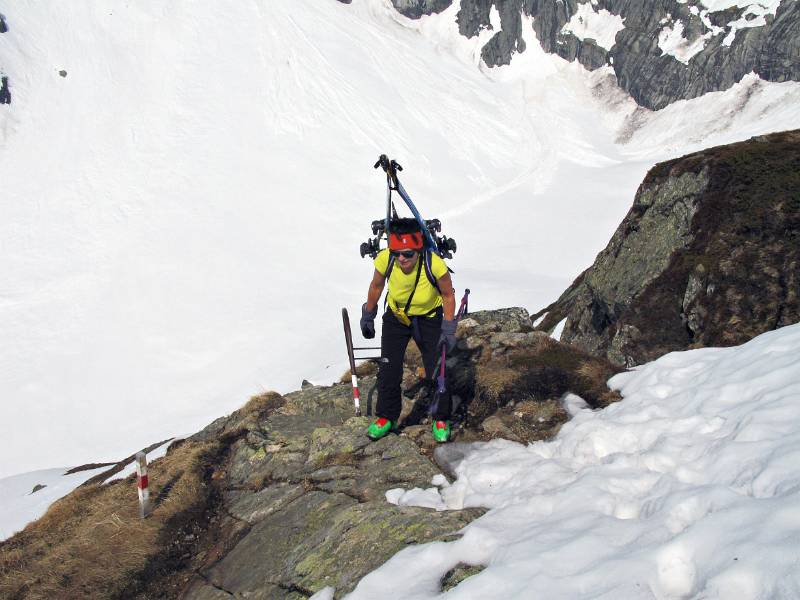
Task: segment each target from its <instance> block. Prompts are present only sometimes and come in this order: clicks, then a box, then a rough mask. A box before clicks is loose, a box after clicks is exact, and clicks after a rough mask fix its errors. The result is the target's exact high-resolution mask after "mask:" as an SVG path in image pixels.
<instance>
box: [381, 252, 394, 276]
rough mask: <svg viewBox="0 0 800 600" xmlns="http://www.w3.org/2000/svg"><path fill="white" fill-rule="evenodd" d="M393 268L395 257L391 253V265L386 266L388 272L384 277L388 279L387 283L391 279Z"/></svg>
mask: <svg viewBox="0 0 800 600" xmlns="http://www.w3.org/2000/svg"><path fill="white" fill-rule="evenodd" d="M393 268H394V256H392V254H391V253H390V254H389V263H388V264H387V265H386V272H385V273H384V274H383V276H384V277H386V279H387V281H388V279H389V276H390V275H391V274H392V269H393Z"/></svg>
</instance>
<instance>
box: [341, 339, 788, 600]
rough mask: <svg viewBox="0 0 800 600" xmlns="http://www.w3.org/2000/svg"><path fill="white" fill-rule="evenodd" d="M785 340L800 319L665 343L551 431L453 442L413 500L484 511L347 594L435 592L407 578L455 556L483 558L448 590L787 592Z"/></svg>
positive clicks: (634, 594)
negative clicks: (438, 477) (528, 438)
mask: <svg viewBox="0 0 800 600" xmlns="http://www.w3.org/2000/svg"><path fill="white" fill-rule="evenodd" d="M798 347H800V324H797V325H791V326H788V327H784V328H782V329H779V330H776V331H772V332H769V333H765V334H763V335H761V336H759V337H757V338H755V339H753V340H752V341H750V342H748V343H746V344H744V345H742V346H738V347H732V348H704V349H699V350H690V351H687V352H673V353H670V354H667V355H665V356H663V357H661V358H659V359H658V360H656V361H653V362H651V363H647V364H645V365H641V366H639V367H636V368H635V369H634V370H631V371H628V372H625V373H620V374H618V375H616V376H615V377H613V378H612V379H611V380H610V382H609V384H610V386H611V387H612V388H614V389H618V390H619V391H620V392H621V394H622V395H623V397H624V399H623V400H622V401H621V402H618V403H616V404H612V405H611V406H609V407H607V408H605V409H603V410H599V411H591V410H581V411H579V412H577V413H576V414H575V415H574V417H573V418H572V419H571V420H570V421H569V422H567V423H565V424H564V426H563V427H562V428H561V430H560V431H559V433H558V434H557V436H556V438H555V439H553V440H552V441H548V442H535V443H532V444H529V445H527V446H524V445H521V444H517V443H513V442H509V441H506V440H499V439H498V440H493V441H491V442H488V443H485V444H481V445H477V444H476V445H474V446H471V447H466V446H465V449H468V452H467V453H466V455H465V457H464V459H463V460H461V461H460V462H459V463H458V464H457V466H456V475H457V479H456V481H454V482H453V483H452V484H451V485H450V486H448V487H446V488H444V489H442V490H441V491H440V492H439V493H438V496H439V498H436V497H435V495H434V493H433V490H428V492H430V495H429V496H428V495H426V496H422V495H421V494H419V497H420V498H422V499H423V500H424V502H425V504H424V505H425V506H430V505H431V504H433V503H434V502H433V501H432V500H435V501H436V502H438V501H439V500H441V501H442V502H444V504H445V506H446V507H447V508H448V509H453V510H459V509H462V508H466V507H478V506H480V507H485V508H488V509H489V511H488V512H487V513H486V514H485V515H484V516H482V517H481V518H479V519H477V520H475V521H473V522H472V523H471V524H470V525H468V526H467V527H465V528H464V529H463V530H462V532H461V533H462V537H461V538H460V539H458V540H456V541H454V542H448V543H441V542H437V543H431V544H424V545H421V546H414V547H409V548H406V549H405V550H403V551H402V552H400V553H399V554H397V555H396V556H394V557H393V558H392V559H390V560H389V561H388V562H386V563H385V564H384V565H383V566H381V567H380V568H379V569H377V570H376V571H374V572H372V573H371V574H369V575H368V576H367V577H365V578H364V579H362V581H361V582H360V583H359V584H358V586H357V587H356V589H355V590H354V591H353V592H352V594H350V595H348V596H347V598H348V599H349V600H362V599H366V598H374V597H378V596H379V594H380V591H381V590H385V589H387V588H388V589H392V590H394V593H395V594H396V595H397V596H398V597H414V598H416V599H418V600H427V599H433V598H437V597H438V595H439V588H438V587H437V586H431V587H428V588H425V587H423V586H421V585H420V584H419V582H421V581H425V582H428V581H438V580H439V579H438V578H440V577H441V576H443V575H444V573H446V572H447V570H449V569H450V568H452V566H453V565H455V564H456V563H458V562H464V563H467V564H483V565H487V566H486V568H485V569H484V570H483V571H482V572H481V573H480V574H478V575H475V576H473V577H470V578H469V579H468V580H466V581H464V582H463V583H461V584H460V585H459V586H457V587H456V588H454V589H453V590H450V591H449V592H448V598H451V597H452V598H454V599H456V600H466V599H468V598H519V599H522V598H528V597H530V590H536V589H546V590H547V597H548V598H553V599H556V600H567V599H571V598H580V597H584V596H585V592H586V590H603V592H604V593H603V597H607V598H651V597H656V598H672V597H682V598H683V597H698V598H699V597H703V598H734V597H735V598H737V599H738V598H746V599H750V600H756V599H757V598H761V597H763V595H764V593H767V595H770V596H776V597H786V598H789V597H797V593H798V591H800V572H798V570H797V565H796V560H797V552H796V550H797V542H796V541H797V539H799V538H800V520H798V518H797V506H798V504H800V472H799V471H798V469H797V464H798V461H799V460H800V414H798V411H797V408H796V405H797V397H798V395H799V394H800V354H798V353H797V348H798ZM412 491H413V490H412ZM401 492H402V491H400V492H398V495H400V493H401ZM417 493H418V492H417ZM400 497H402V496H400ZM405 499H406V503H410V502H412V501H413V500H412V496H406V498H405Z"/></svg>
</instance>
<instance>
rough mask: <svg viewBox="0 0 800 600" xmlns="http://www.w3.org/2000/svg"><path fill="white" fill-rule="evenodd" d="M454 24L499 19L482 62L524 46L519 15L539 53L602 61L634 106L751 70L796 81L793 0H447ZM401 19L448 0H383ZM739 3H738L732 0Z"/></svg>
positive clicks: (799, 59) (466, 26)
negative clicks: (727, 2)
mask: <svg viewBox="0 0 800 600" xmlns="http://www.w3.org/2000/svg"><path fill="white" fill-rule="evenodd" d="M455 1H457V2H459V11H458V16H457V22H458V28H459V32H460V33H461V34H462V35H464V36H466V37H474V36H476V35H478V34H479V33H480V32H481V31H483V30H492V29H493V25H492V22H491V12H492V11H493V10H496V11H497V12H498V13H499V15H500V21H501V27H500V30H499V31H497V32H495V34H494V35H493V36H492V38H491V39H490V40H489V42H487V43H486V44H485V45H484V47H483V49H482V50H481V57H482V59H483V61H484V62H485V63H486V64H487V65H488V66H490V67H494V66H498V65H505V64H508V63H509V62H510V61H511V58H512V57H513V55H514V54H516V53H521V52H524V51H525V42H524V41H523V36H522V31H523V29H522V28H523V27H527V26H529V25H527V24H526V23H527V22H526V21H523V17H532V18H533V25H532V27H533V31H534V32H535V34H536V37H537V39H538V40H539V42H540V43H541V45H542V47H543V48H544V50H545V51H546V52H550V53H552V54H557V55H559V56H561V57H562V58H565V59H567V60H569V61H575V60H577V61H579V62H580V63H581V64H583V65H584V66H585V67H586V68H587V69H590V70H595V69H598V68H600V67H604V66H609V67H611V68H612V69H613V71H614V74H615V75H616V78H617V81H618V83H619V85H620V87H622V88H623V89H624V90H625V91H627V92H628V93H630V94H631V96H632V97H633V98H634V99H635V100H636V102H637V103H639V104H640V105H641V106H644V107H646V108H650V109H653V110H658V109H660V108H664V107H665V106H667V105H668V104H670V103H671V102H674V101H676V100H680V99H688V98H695V97H697V96H701V95H703V94H705V93H707V92H712V91H719V90H725V89H728V88H730V87H731V86H732V85H733V84H735V83H736V82H738V81H740V80H741V79H742V77H743V76H744V75H746V74H748V73H751V72H754V73H756V74H758V75H759V76H760V77H761V78H762V79H764V80H767V81H790V80H791V81H798V80H800V2H797V1H796V0H783V1H782V2H780V3H779V4H778V6H777V9H776V10H775V11H774V13H773V12H771V11H770V10H769V9H768V8H765V7H764V6H762V3H757V2H751V3H747V4H746V5H744V6H741V7H739V6H734V7H730V8H726V9H724V10H718V11H713V12H712V11H711V10H709V9H707V8H706V7H705V5H704V4H703V3H702V0H683V1H681V0H660V1H658V2H641V1H639V0H592V1H591V2H590V1H589V0H586V1H585V2H581V1H579V0H503V1H500V0H455ZM392 2H393V4H394V6H395V8H396V9H397V10H398V11H399V12H401V13H402V14H404V15H405V16H407V17H410V18H419V17H421V16H423V15H428V14H432V13H436V12H441V11H442V10H444V9H445V8H447V7H449V6H450V5H452V3H453V0H392ZM740 4H745V3H740Z"/></svg>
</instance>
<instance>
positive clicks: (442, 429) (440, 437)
mask: <svg viewBox="0 0 800 600" xmlns="http://www.w3.org/2000/svg"><path fill="white" fill-rule="evenodd" d="M431 433H432V434H433V439H434V440H436V441H437V442H440V443H441V442H446V441H448V440H449V439H450V421H434V422H433V425H431Z"/></svg>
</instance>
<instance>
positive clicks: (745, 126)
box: [0, 0, 800, 477]
mask: <svg viewBox="0 0 800 600" xmlns="http://www.w3.org/2000/svg"><path fill="white" fill-rule="evenodd" d="M11 8H13V7H9V8H7V9H6V10H5V11H4V14H5V15H6V17H7V21H8V23H9V31H8V32H7V33H5V34H3V35H2V36H0V56H2V57H3V67H4V69H5V70H6V71H7V72H8V74H9V76H10V78H11V81H12V86H13V94H14V103H13V104H11V105H3V106H0V181H2V191H3V194H2V197H0V207H1V208H2V212H3V215H4V219H2V221H0V250H2V251H1V252H0V272H2V273H3V276H2V278H0V336H1V337H2V338H3V339H4V340H6V341H7V343H6V344H3V345H2V346H0V365H2V367H0V397H2V398H3V400H4V401H3V402H2V403H0V421H1V422H3V423H14V427H13V428H10V430H9V431H8V433H7V438H6V441H7V448H9V450H8V452H7V453H4V455H3V456H2V457H0V477H2V476H4V475H9V474H13V473H18V472H24V471H28V470H31V469H36V468H43V467H46V466H49V465H52V464H63V463H65V462H66V463H70V464H82V463H85V462H96V461H113V460H118V459H119V458H121V457H123V456H127V455H129V454H130V453H131V452H132V451H133V450H135V449H136V448H141V447H144V446H147V445H148V444H150V443H152V442H154V441H156V440H159V439H165V438H168V437H172V436H174V435H175V434H176V433H178V432H185V431H187V430H188V431H193V430H198V429H200V428H202V427H203V426H205V425H206V424H207V423H209V422H210V421H212V420H213V419H214V418H216V417H218V416H220V415H221V414H224V413H227V412H230V411H232V410H234V409H236V408H238V407H239V406H241V404H242V403H243V402H245V401H246V399H247V397H248V396H250V395H252V394H256V393H259V392H263V391H265V390H268V389H276V390H278V391H281V392H286V391H289V390H292V389H295V388H297V387H298V385H299V383H300V381H301V380H302V379H304V378H306V379H310V380H311V381H313V382H317V383H329V382H331V381H333V380H335V379H337V378H338V377H339V376H340V374H341V372H343V371H344V370H345V369H346V360H345V357H344V352H343V348H344V346H343V343H342V340H341V325H340V321H339V311H340V309H341V307H342V306H346V307H349V308H350V310H351V313H353V312H354V311H355V310H357V307H358V306H360V304H361V302H363V297H364V295H365V293H366V286H367V284H368V282H369V277H370V274H371V271H372V266H371V264H370V263H369V261H368V260H362V259H360V258H359V257H358V254H357V248H358V245H359V244H360V243H361V242H362V241H364V239H366V237H367V235H368V233H369V231H368V227H369V223H370V222H371V221H372V220H373V219H375V218H376V217H379V216H381V213H382V211H383V199H384V193H385V190H384V183H383V179H382V178H381V177H380V174H379V173H377V172H376V171H373V170H372V164H373V163H374V161H375V159H376V158H377V156H378V154H380V153H382V152H385V153H388V154H389V155H390V156H392V157H394V158H396V159H398V160H399V161H400V162H401V164H403V165H404V166H405V167H406V170H405V171H404V178H403V181H404V185H405V187H406V189H408V191H409V193H410V194H411V196H412V198H413V199H414V200H415V202H416V203H417V205H418V206H419V207H420V209H421V210H422V212H423V215H424V216H426V217H427V218H431V217H438V218H440V219H442V221H443V223H444V226H445V229H446V233H447V234H448V235H450V236H453V237H454V238H455V239H456V240H457V241H458V244H459V252H458V253H457V254H456V257H455V259H454V260H453V261H452V263H451V264H452V266H453V269H454V270H455V275H454V283H455V286H456V288H457V289H463V288H464V287H470V288H471V289H472V290H473V296H472V305H473V307H474V308H475V309H481V308H494V307H500V306H513V305H518V306H524V307H526V308H528V309H529V310H532V311H535V310H538V309H539V308H541V307H542V306H544V305H546V304H547V303H549V302H551V301H553V300H554V299H555V298H556V297H557V296H558V295H559V294H560V292H561V291H563V290H564V289H565V288H566V287H567V286H568V285H569V283H570V282H571V280H572V279H573V277H574V276H576V275H577V274H578V273H579V272H580V271H581V270H583V269H584V268H585V267H586V266H587V265H588V264H591V262H592V261H593V259H594V256H595V255H596V253H597V252H598V251H600V250H601V249H602V248H603V246H605V244H606V242H607V240H608V238H609V237H610V235H611V233H612V232H613V230H614V229H615V228H616V226H617V224H618V223H619V221H620V220H621V218H622V217H623V216H624V214H625V213H626V211H627V210H628V208H629V206H630V203H631V201H632V198H633V194H634V192H635V190H636V187H637V186H638V184H639V182H640V181H641V179H642V177H643V176H644V174H645V172H646V171H647V169H648V168H649V167H650V166H651V165H652V164H653V163H654V162H656V161H657V160H661V159H666V158H673V157H674V156H677V155H679V154H681V153H684V152H687V151H691V150H695V149H698V148H701V147H703V146H705V145H707V144H708V143H709V142H710V143H724V142H727V141H733V140H736V139H741V138H743V137H748V136H750V135H756V134H759V133H765V132H769V131H775V130H779V129H787V128H792V127H798V126H800V108H798V107H800V102H798V96H800V92H799V91H798V90H799V89H800V86H798V85H797V84H794V83H790V84H780V85H767V84H763V83H759V82H758V80H757V78H756V80H755V81H753V82H751V83H746V82H744V83H742V84H740V88H739V89H735V90H731V91H729V92H725V93H721V94H719V95H716V96H714V95H711V96H713V97H712V98H710V99H708V100H707V99H706V98H701V99H697V100H696V101H693V102H692V103H688V104H684V105H682V106H680V107H678V108H675V109H674V110H673V108H672V107H669V108H668V109H665V110H664V111H659V112H658V113H651V112H649V111H642V110H640V109H637V108H636V106H635V104H634V103H633V102H632V100H631V99H630V98H628V97H627V96H626V95H625V94H623V93H622V92H620V91H619V90H618V89H617V88H615V87H614V85H613V80H612V79H611V77H610V75H609V73H608V71H607V70H603V71H599V72H595V73H591V74H590V73H587V72H586V71H585V70H584V69H583V68H582V67H580V65H578V64H570V63H566V62H565V61H563V60H561V59H559V58H557V57H554V56H551V55H547V54H545V53H544V52H543V51H542V50H541V47H540V46H539V44H538V42H537V41H536V38H535V35H534V33H533V31H532V29H531V23H530V20H526V22H525V24H524V36H525V41H526V44H527V48H528V49H527V50H526V52H525V53H523V54H521V55H518V56H516V57H515V59H514V61H513V62H512V64H511V65H509V66H508V67H502V68H497V69H488V68H486V67H485V65H481V64H480V62H479V57H480V47H481V45H482V44H483V43H485V41H486V40H487V39H488V37H490V36H491V35H493V31H491V30H487V31H484V32H482V33H481V35H480V36H478V37H477V38H474V39H472V40H468V39H466V38H463V37H461V36H460V35H458V32H457V27H456V24H455V21H454V18H455V12H454V10H455V9H454V8H453V7H451V8H450V9H448V10H446V11H444V12H443V13H442V14H440V15H435V16H431V17H427V18H423V19H420V20H419V21H410V20H408V19H405V18H403V17H402V16H400V15H399V14H398V13H397V12H396V11H395V10H394V9H393V8H392V6H391V3H390V2H389V1H388V0H354V2H353V3H352V4H350V5H344V4H341V3H338V2H334V1H330V2H318V3H317V2H284V3H269V4H266V3H263V2H254V3H250V4H241V3H236V2H226V3H223V5H213V6H212V5H209V6H193V7H192V8H191V9H189V8H188V7H186V6H185V5H183V4H180V3H176V4H170V5H168V6H165V5H164V4H163V3H160V2H155V1H150V0H144V1H142V2H137V3H136V4H135V5H131V4H130V3H126V2H123V1H122V0H111V1H109V2H107V3H103V4H79V5H75V6H69V7H67V6H66V5H64V6H62V5H50V4H48V5H44V4H36V3H26V4H24V5H20V6H18V7H17V8H16V9H15V10H11ZM495 21H496V15H495ZM495 24H497V23H496V22H495ZM487 36H488V37H487ZM60 69H64V70H66V71H67V73H68V75H67V77H65V78H64V77H61V76H59V74H58V71H59V70H60ZM687 115H692V118H691V119H688V118H687ZM695 115H696V116H695ZM54 448H57V449H58V457H55V456H54V454H53V449H54Z"/></svg>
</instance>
